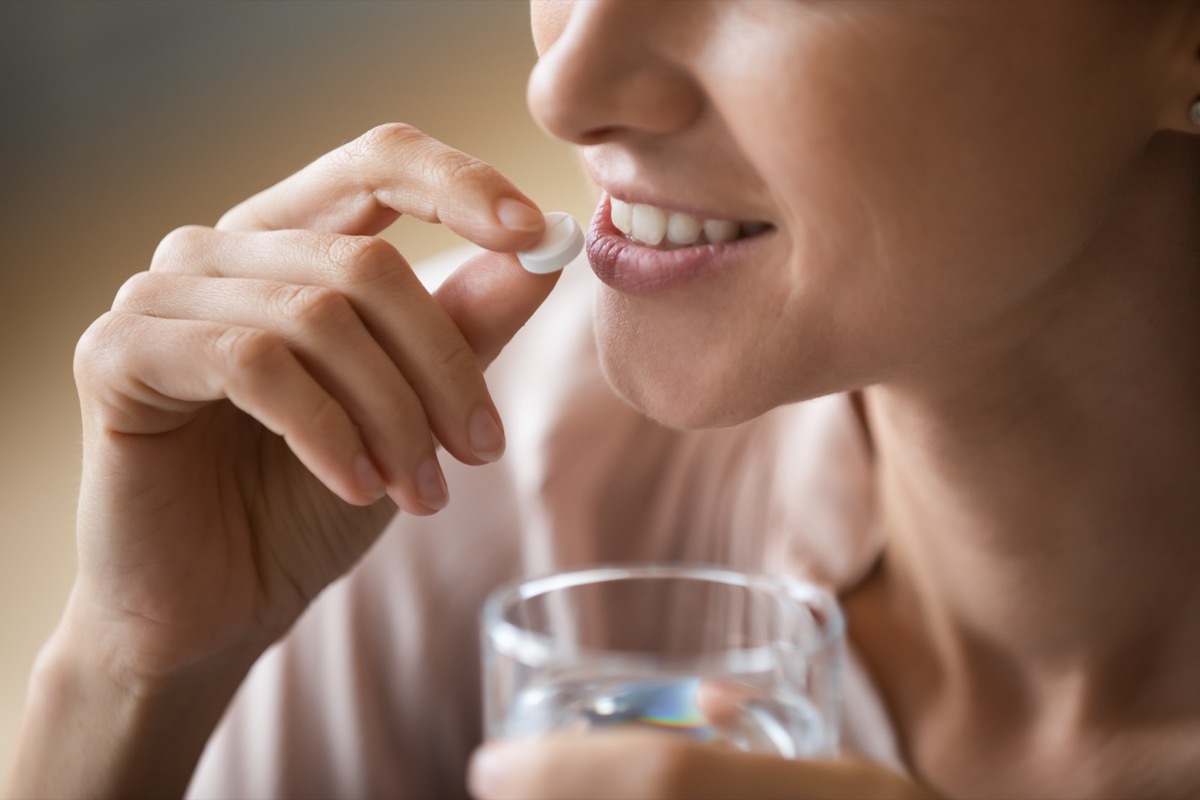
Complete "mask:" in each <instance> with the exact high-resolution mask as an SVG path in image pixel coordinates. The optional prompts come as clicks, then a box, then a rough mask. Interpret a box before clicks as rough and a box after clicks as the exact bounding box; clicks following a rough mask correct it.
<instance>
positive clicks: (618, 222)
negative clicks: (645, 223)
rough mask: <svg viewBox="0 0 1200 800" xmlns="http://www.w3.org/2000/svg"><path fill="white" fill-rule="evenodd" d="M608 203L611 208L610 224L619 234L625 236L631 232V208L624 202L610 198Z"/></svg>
mask: <svg viewBox="0 0 1200 800" xmlns="http://www.w3.org/2000/svg"><path fill="white" fill-rule="evenodd" d="M609 203H610V204H611V206H612V211H611V212H610V213H611V214H612V223H613V226H614V227H616V229H617V230H619V231H620V232H621V233H623V234H625V235H626V236H628V235H629V232H630V231H631V230H633V206H632V205H630V204H629V203H626V202H625V201H624V200H618V199H617V198H615V197H614V198H612V199H611V200H610V201H609Z"/></svg>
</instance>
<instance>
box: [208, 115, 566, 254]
mask: <svg viewBox="0 0 1200 800" xmlns="http://www.w3.org/2000/svg"><path fill="white" fill-rule="evenodd" d="M400 214H409V215H411V216H414V217H417V218H418V219H421V220H423V221H425V222H442V223H445V224H446V226H447V227H449V228H450V229H451V230H453V231H454V232H455V233H457V234H459V235H460V236H462V237H464V238H466V239H468V240H470V241H472V242H475V243H476V244H478V245H480V246H481V247H484V248H487V249H489V250H495V251H501V252H512V251H516V250H521V249H523V248H526V247H530V246H532V245H533V244H535V243H536V242H537V240H538V238H539V237H540V235H541V231H542V227H543V223H542V215H541V213H540V212H539V211H538V210H537V207H536V206H535V205H534V204H533V202H532V201H530V200H529V199H528V198H527V197H525V195H524V194H522V193H521V192H520V191H519V190H518V189H517V188H516V187H515V186H513V185H512V183H510V182H509V181H508V180H507V179H506V178H504V177H503V176H502V175H500V173H498V172H497V171H496V170H495V169H493V168H492V167H490V166H489V165H487V164H486V163H484V162H482V161H480V160H479V159H476V158H472V157H471V156H468V155H466V154H464V153H462V152H459V151H458V150H455V149H453V148H451V147H448V146H446V145H444V144H442V143H441V142H439V141H437V140H436V139H433V138H431V137H429V136H427V135H425V134H424V133H422V132H421V131H419V130H417V129H416V128H413V127H412V126H409V125H404V124H400V123H392V124H388V125H381V126H379V127H377V128H374V129H373V130H371V131H368V132H367V133H365V134H363V135H362V136H360V137H359V138H358V139H355V140H354V141H352V142H350V143H349V144H347V145H344V146H343V147H341V148H339V149H337V150H334V151H333V152H331V153H329V154H327V155H325V156H322V157H321V158H319V159H317V160H316V161H314V162H313V163H312V164H310V165H309V166H307V167H305V168H304V169H302V170H300V171H299V172H297V173H296V174H294V175H292V176H291V177H289V178H286V179H284V180H283V181H281V182H279V183H277V184H276V185H275V186H272V187H271V188H269V189H267V190H265V191H263V192H261V193H259V194H257V195H255V196H254V197H251V198H250V199H249V200H246V201H245V202H243V203H241V204H240V205H238V206H236V207H235V208H233V209H232V210H231V211H229V212H228V213H227V214H225V216H224V217H222V218H221V221H220V222H219V223H218V224H217V227H218V228H219V229H222V230H244V231H266V230H284V229H292V228H307V229H311V230H317V231H324V232H329V233H344V234H357V235H374V234H376V233H379V232H380V231H382V230H383V229H384V228H386V227H387V226H388V225H390V224H391V223H392V222H394V221H395V220H396V218H397V217H398V216H399V215H400Z"/></svg>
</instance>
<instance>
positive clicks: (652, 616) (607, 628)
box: [483, 565, 845, 758]
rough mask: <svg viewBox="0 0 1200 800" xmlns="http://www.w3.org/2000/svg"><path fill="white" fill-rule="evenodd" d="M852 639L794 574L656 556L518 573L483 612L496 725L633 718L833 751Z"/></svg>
mask: <svg viewBox="0 0 1200 800" xmlns="http://www.w3.org/2000/svg"><path fill="white" fill-rule="evenodd" d="M844 647H845V623H844V618H843V615H842V612H841V610H840V608H839V607H838V604H837V600H836V598H834V597H833V595H831V594H830V593H829V592H826V591H824V590H822V589H820V588H818V587H816V586H813V585H811V584H808V583H804V582H801V581H798V580H794V579H790V578H781V577H768V576H764V575H748V574H745V573H741V572H736V571H733V570H729V569H723V568H718V567H704V566H673V565H654V566H631V567H626V566H614V567H601V568H596V569H589V570H583V571H579V572H566V573H560V574H557V575H551V576H548V577H544V578H537V579H534V580H529V581H525V582H522V583H516V584H510V585H508V586H505V587H502V588H500V589H499V590H497V591H496V592H495V593H494V594H493V595H492V596H491V597H490V598H489V599H488V601H487V604H486V605H485V606H484V610H483V680H484V723H485V726H486V732H487V735H488V736H489V737H513V736H533V735H538V734H542V733H549V732H581V733H584V732H588V731H592V730H597V729H601V728H608V727H611V726H615V725H627V726H635V727H640V728H644V729H653V730H660V731H668V732H672V733H676V734H679V735H684V736H689V737H692V738H695V739H698V740H703V741H712V742H718V743H724V744H726V745H729V746H732V747H737V748H739V749H742V750H748V751H754V752H763V753H771V754H775V755H779V756H783V757H785V758H811V757H815V756H823V755H830V754H832V753H833V752H834V751H835V750H836V748H837V741H838V721H839V716H840V711H841V708H840V706H841V685H840V684H841V670H842V660H843V658H844Z"/></svg>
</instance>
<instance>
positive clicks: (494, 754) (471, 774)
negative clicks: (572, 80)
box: [467, 744, 511, 800]
mask: <svg viewBox="0 0 1200 800" xmlns="http://www.w3.org/2000/svg"><path fill="white" fill-rule="evenodd" d="M510 750H511V748H509V747H505V746H504V745H503V744H485V745H484V746H483V747H481V748H479V749H478V750H476V751H475V755H473V756H472V757H471V766H470V769H469V770H468V772H467V785H468V788H469V789H470V790H471V794H472V795H473V796H475V797H478V798H481V800H488V798H498V797H503V796H504V784H505V781H506V779H507V773H508V770H507V768H506V765H507V763H508V761H509V757H510V755H511V753H510V752H509V751H510Z"/></svg>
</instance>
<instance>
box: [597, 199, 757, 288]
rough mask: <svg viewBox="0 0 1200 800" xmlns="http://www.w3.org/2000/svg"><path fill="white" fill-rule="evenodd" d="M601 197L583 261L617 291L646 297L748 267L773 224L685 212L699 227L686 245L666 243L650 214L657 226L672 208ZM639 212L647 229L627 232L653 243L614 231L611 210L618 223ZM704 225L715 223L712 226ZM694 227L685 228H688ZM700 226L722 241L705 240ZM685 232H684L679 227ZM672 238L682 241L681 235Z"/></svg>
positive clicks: (664, 236)
mask: <svg viewBox="0 0 1200 800" xmlns="http://www.w3.org/2000/svg"><path fill="white" fill-rule="evenodd" d="M615 204H616V208H615V209H614V200H613V198H611V197H609V196H608V195H605V196H604V198H603V199H602V200H601V202H600V204H599V206H598V207H597V208H596V214H595V216H593V217H592V222H591V225H590V226H589V230H588V236H587V253H588V261H589V262H590V264H591V266H592V270H593V271H594V272H595V273H596V275H597V277H599V278H600V280H601V281H603V282H604V283H605V284H606V285H608V286H610V287H612V288H613V289H616V290H617V291H619V292H622V293H626V294H635V295H649V294H655V293H658V292H663V291H667V290H669V289H674V288H679V287H682V286H683V285H685V284H688V283H691V282H693V281H696V280H699V279H701V278H702V277H704V276H706V275H710V274H712V273H714V272H716V271H720V270H725V269H733V268H737V267H739V266H743V267H744V266H749V265H750V264H753V263H755V262H756V261H757V260H759V259H761V257H762V255H763V251H764V250H765V248H766V247H767V246H768V244H769V241H770V240H771V238H772V236H771V234H772V233H774V231H775V228H774V227H773V226H771V225H769V224H767V223H759V222H749V223H738V222H734V221H731V220H706V219H704V218H697V217H692V216H691V215H687V216H689V217H690V218H691V219H692V220H697V221H699V223H700V224H699V229H700V230H699V231H698V232H696V233H694V234H693V235H692V236H691V237H690V238H691V240H692V243H690V244H681V243H679V242H671V241H670V239H668V238H667V237H666V235H665V230H664V235H663V236H657V228H658V227H660V226H659V225H658V220H657V219H654V215H655V213H658V214H661V215H662V217H663V218H664V219H665V222H664V224H663V225H662V227H664V228H665V227H666V226H668V225H669V223H670V220H671V218H672V217H674V216H675V214H677V213H678V212H674V213H673V212H666V211H661V210H659V209H657V208H655V207H652V206H642V205H641V204H637V205H634V204H626V203H623V202H622V201H620V200H616V201H615ZM639 207H640V208H642V209H643V210H642V211H641V212H640V213H641V214H642V217H643V219H646V218H647V217H649V218H650V223H649V225H648V226H647V227H642V228H641V229H640V230H639V228H638V227H637V225H636V224H635V225H632V226H630V227H631V233H632V234H633V236H634V237H635V238H636V237H637V235H638V234H639V233H641V234H642V236H647V234H646V233H645V231H649V236H648V238H651V239H653V238H657V239H658V241H657V242H655V244H656V245H661V246H649V245H647V244H644V243H642V242H639V241H635V238H631V237H630V236H629V235H626V233H623V232H622V231H621V230H620V229H618V227H617V225H616V224H614V222H613V216H614V212H615V214H616V215H617V216H618V217H619V218H621V221H624V218H625V217H626V216H629V217H630V218H632V214H627V211H637V210H638V209H639ZM709 223H719V225H713V224H709ZM695 227H696V226H693V225H690V224H689V226H688V228H689V230H691V231H694V230H695ZM706 228H714V231H715V232H716V234H717V235H716V236H713V237H712V238H714V239H715V238H723V239H724V241H708V238H709V237H708V234H707V232H706ZM685 232H687V231H685ZM674 238H676V239H686V238H688V237H684V236H681V235H677V236H676V237H674Z"/></svg>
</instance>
